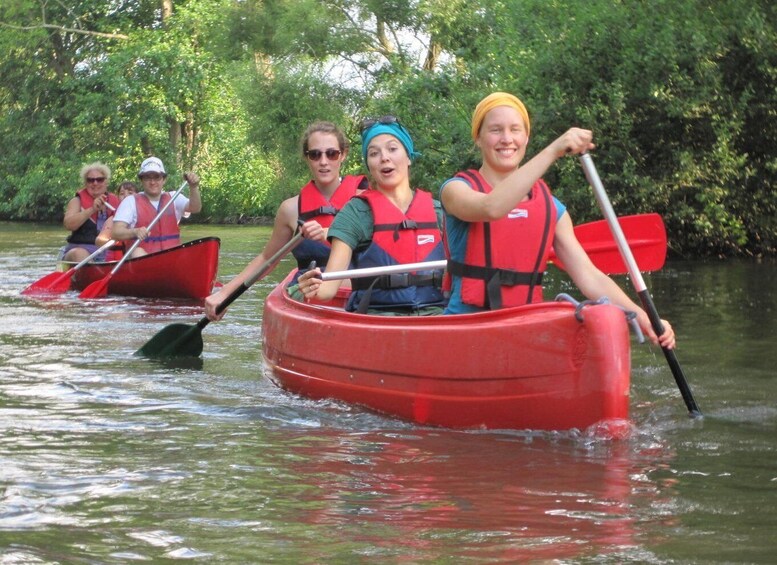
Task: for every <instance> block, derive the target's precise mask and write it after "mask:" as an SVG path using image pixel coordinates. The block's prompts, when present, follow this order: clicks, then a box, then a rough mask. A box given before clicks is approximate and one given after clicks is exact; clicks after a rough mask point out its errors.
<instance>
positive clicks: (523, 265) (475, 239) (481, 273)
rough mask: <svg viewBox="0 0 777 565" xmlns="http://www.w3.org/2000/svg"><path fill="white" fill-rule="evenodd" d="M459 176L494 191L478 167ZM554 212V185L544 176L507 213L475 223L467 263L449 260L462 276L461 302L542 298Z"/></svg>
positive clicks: (499, 303)
mask: <svg viewBox="0 0 777 565" xmlns="http://www.w3.org/2000/svg"><path fill="white" fill-rule="evenodd" d="M456 176H457V177H460V178H462V179H465V180H466V181H468V183H469V184H470V185H471V186H472V189H473V190H477V191H479V192H483V193H486V194H488V193H489V192H491V190H492V187H491V185H490V184H489V183H488V181H486V179H485V178H483V176H482V175H481V174H480V172H479V171H477V170H474V169H472V170H469V171H462V172H459V173H457V175H456ZM556 216H557V211H556V205H555V203H554V201H553V197H552V196H551V194H550V189H549V188H548V186H547V185H546V184H545V182H544V181H543V180H542V179H540V180H538V181H537V182H536V183H535V184H534V186H533V187H532V189H531V192H530V194H529V198H528V199H527V200H525V201H523V202H519V203H518V204H517V205H516V207H515V208H514V209H513V210H511V211H510V213H509V214H507V216H505V217H504V218H501V219H499V220H494V221H491V222H472V223H471V224H470V225H469V229H468V233H467V247H466V251H465V255H464V262H463V263H460V262H458V261H449V263H448V269H449V270H450V273H451V275H453V276H459V277H461V279H462V281H461V300H462V302H463V303H464V304H471V305H474V306H479V307H482V308H489V309H491V310H496V309H498V308H503V307H510V306H519V305H521V304H529V303H531V302H540V301H542V275H543V273H544V271H545V268H546V266H547V262H548V256H549V255H550V252H551V249H552V246H553V235H554V233H555V230H556V219H557V218H556Z"/></svg>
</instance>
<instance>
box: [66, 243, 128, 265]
mask: <svg viewBox="0 0 777 565" xmlns="http://www.w3.org/2000/svg"><path fill="white" fill-rule="evenodd" d="M114 243H116V240H115V239H111V240H110V241H108V242H106V243H104V244H103V245H101V246H100V247H99V248H98V249H97V251H94V252H93V253H92V254H91V255H89V256H88V257H87V258H86V259H83V260H82V261H81V262H80V263H78V264H77V265H75V266H74V267H70V270H69V271H68V273H69V272H70V271H77V270H78V269H80V268H81V267H83V266H84V265H86V264H87V263H88V262H89V261H91V260H92V259H94V258H95V257H97V256H98V255H99V254H100V253H102V252H103V251H105V250H106V249H108V248H109V247H110V246H111V245H113V244H114Z"/></svg>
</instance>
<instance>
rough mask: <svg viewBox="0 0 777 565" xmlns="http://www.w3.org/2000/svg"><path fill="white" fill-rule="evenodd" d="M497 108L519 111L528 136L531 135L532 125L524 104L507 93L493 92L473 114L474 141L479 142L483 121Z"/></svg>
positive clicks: (479, 104)
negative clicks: (509, 108)
mask: <svg viewBox="0 0 777 565" xmlns="http://www.w3.org/2000/svg"><path fill="white" fill-rule="evenodd" d="M497 106H510V107H511V108H515V109H516V110H518V113H519V114H520V115H521V117H522V118H523V123H524V124H525V125H526V135H529V134H530V133H531V124H530V123H529V112H527V111H526V106H524V105H523V102H521V101H520V100H518V98H517V97H515V96H513V95H512V94H508V93H507V92H493V93H491V94H489V95H488V96H486V97H485V98H483V100H481V101H480V102H479V103H478V105H477V106H475V111H474V112H473V113H472V139H473V141H477V138H478V134H479V133H480V126H481V125H483V120H484V119H485V117H486V114H488V112H489V111H491V110H493V109H494V108H496V107H497Z"/></svg>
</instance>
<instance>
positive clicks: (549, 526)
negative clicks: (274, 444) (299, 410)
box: [286, 430, 672, 563]
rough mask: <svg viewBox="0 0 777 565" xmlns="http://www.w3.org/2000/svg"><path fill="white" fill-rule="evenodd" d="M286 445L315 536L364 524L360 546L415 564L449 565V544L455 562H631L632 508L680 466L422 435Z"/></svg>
mask: <svg viewBox="0 0 777 565" xmlns="http://www.w3.org/2000/svg"><path fill="white" fill-rule="evenodd" d="M286 440H287V441H289V442H291V443H293V444H294V445H295V449H294V453H295V463H294V464H293V465H292V466H291V471H292V472H293V473H294V478H295V480H296V481H297V482H299V483H301V484H305V485H308V488H306V489H305V490H304V491H303V492H301V493H300V494H299V499H298V501H297V503H296V505H297V506H303V505H304V506H305V507H306V508H307V519H306V520H309V522H310V524H311V525H315V526H325V527H326V528H330V529H331V531H338V530H339V529H347V528H348V527H349V525H352V524H353V523H354V521H358V522H359V523H361V524H362V526H361V531H362V532H363V533H362V535H360V536H359V539H358V541H359V542H361V543H367V544H368V545H370V546H375V547H381V548H384V549H385V550H386V551H389V550H390V554H391V555H392V557H394V558H401V559H408V560H410V561H411V562H412V561H413V559H414V558H417V557H418V555H421V554H423V555H426V556H430V555H431V556H434V555H436V556H438V557H439V558H442V557H444V556H445V555H446V548H447V543H446V540H448V539H452V538H456V539H457V543H458V544H459V545H458V554H459V555H462V556H466V555H471V556H473V557H474V556H477V557H478V558H479V559H494V560H497V561H499V562H511V563H513V562H524V561H527V560H546V559H574V558H577V557H581V556H586V555H588V556H591V555H600V556H602V555H607V554H612V553H617V552H622V551H629V549H628V548H633V547H635V546H637V545H639V543H640V541H639V540H638V539H637V536H636V528H635V525H636V522H637V521H638V519H639V517H638V514H637V513H636V512H635V511H634V506H635V505H636V504H641V502H636V501H635V498H640V499H645V498H646V497H648V498H649V497H652V496H654V495H655V493H656V491H657V490H658V487H657V485H656V484H655V483H654V482H653V481H652V480H651V479H650V473H651V471H652V469H654V468H656V467H657V466H661V465H664V466H668V465H670V462H671V458H672V454H671V452H670V451H669V450H667V449H665V448H659V447H657V446H653V447H652V448H650V449H645V450H644V451H640V450H639V449H636V450H635V449H634V447H635V446H634V445H631V444H629V443H628V442H614V443H608V444H606V445H604V444H596V445H593V446H591V445H585V444H582V443H579V442H577V441H572V440H569V439H567V440H562V441H558V442H552V441H549V440H548V439H543V438H534V439H532V438H528V440H527V437H510V436H504V435H499V434H471V433H461V434H457V433H453V432H445V431H424V430H420V431H418V430H413V431H405V432H398V433H385V432H365V433H351V434H348V435H347V436H344V435H343V434H342V433H339V432H336V431H332V432H327V431H325V430H319V431H318V432H316V433H315V435H314V437H311V436H294V437H291V438H289V437H287V438H286ZM651 503H652V502H651ZM294 512H296V509H295V510H292V513H294ZM292 517H293V516H290V518H292ZM297 518H298V516H297Z"/></svg>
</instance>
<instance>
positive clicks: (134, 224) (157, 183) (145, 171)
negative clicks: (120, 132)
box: [111, 157, 202, 257]
mask: <svg viewBox="0 0 777 565" xmlns="http://www.w3.org/2000/svg"><path fill="white" fill-rule="evenodd" d="M138 177H139V178H140V182H141V184H142V185H143V191H142V192H140V193H138V194H135V195H134V196H132V197H129V198H125V199H124V200H123V201H122V203H121V205H120V206H119V208H118V209H117V210H116V215H115V217H114V218H113V230H112V231H111V235H112V236H113V239H117V240H119V241H122V240H130V239H140V240H141V242H142V243H141V244H140V245H138V246H137V247H136V248H135V250H134V251H133V252H132V256H133V257H140V256H142V255H146V254H147V253H154V252H156V251H162V250H163V249H169V248H171V247H175V246H176V245H180V244H181V230H180V229H179V227H178V222H180V221H181V218H182V217H183V216H184V215H186V216H188V215H189V214H196V213H197V212H199V211H200V210H201V209H202V201H201V200H200V190H199V184H200V178H199V177H198V176H197V175H196V174H195V173H192V172H189V173H186V174H184V178H185V179H186V182H188V183H189V198H186V197H185V196H183V195H180V194H179V195H178V197H177V198H176V199H175V202H174V203H173V205H172V206H170V207H169V208H168V209H167V210H166V211H165V213H164V214H163V215H162V217H161V218H159V221H158V222H157V223H156V224H155V225H154V227H153V228H152V229H151V231H150V232H149V230H148V228H147V227H146V226H148V225H149V224H150V223H151V221H152V220H153V219H154V218H155V217H156V215H157V213H158V211H159V210H160V209H161V208H160V207H164V206H165V204H166V203H167V202H168V200H169V199H170V198H172V194H171V193H169V192H165V191H164V186H165V180H167V173H166V172H165V166H164V165H163V164H162V161H161V160H160V159H159V158H157V157H149V158H148V159H146V160H145V161H143V163H142V164H141V165H140V171H139V172H138Z"/></svg>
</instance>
